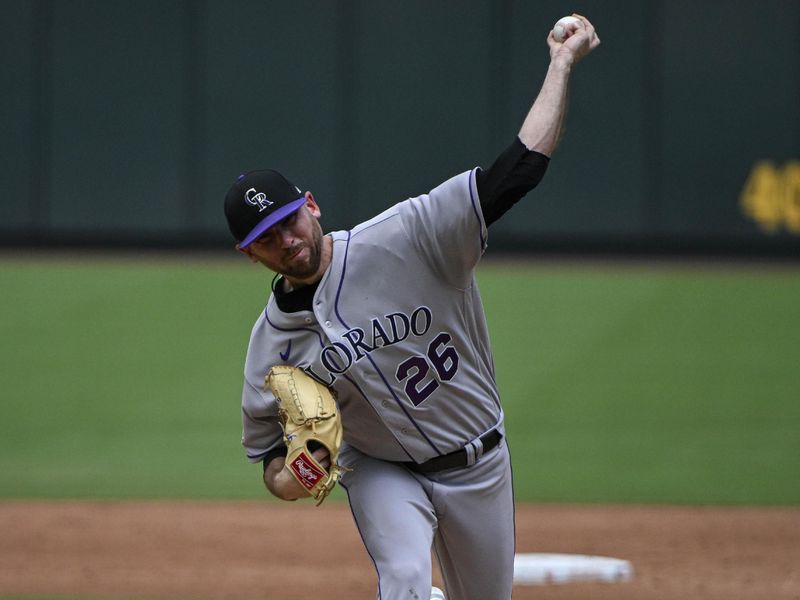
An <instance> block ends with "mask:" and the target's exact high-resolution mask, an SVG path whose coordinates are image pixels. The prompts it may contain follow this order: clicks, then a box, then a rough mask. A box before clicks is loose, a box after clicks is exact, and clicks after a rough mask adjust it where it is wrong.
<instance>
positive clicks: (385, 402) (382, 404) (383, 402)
mask: <svg viewBox="0 0 800 600" xmlns="http://www.w3.org/2000/svg"><path fill="white" fill-rule="evenodd" d="M381 406H382V407H383V408H387V407H388V406H389V401H388V400H383V401H382V402H381Z"/></svg>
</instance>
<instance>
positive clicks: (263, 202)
mask: <svg viewBox="0 0 800 600" xmlns="http://www.w3.org/2000/svg"><path fill="white" fill-rule="evenodd" d="M244 200H245V202H247V203H248V204H250V205H252V206H258V207H259V208H258V212H261V211H262V210H264V209H265V208H267V207H268V206H272V205H273V204H274V202H271V201H270V200H267V195H266V194H265V193H264V192H257V191H256V188H250V189H249V190H247V191H246V192H245V193H244Z"/></svg>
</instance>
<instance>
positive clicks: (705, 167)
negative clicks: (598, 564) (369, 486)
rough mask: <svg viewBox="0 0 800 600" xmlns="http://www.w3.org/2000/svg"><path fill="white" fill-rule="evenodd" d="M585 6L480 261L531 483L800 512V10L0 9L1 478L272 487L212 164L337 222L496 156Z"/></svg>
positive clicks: (249, 284)
mask: <svg viewBox="0 0 800 600" xmlns="http://www.w3.org/2000/svg"><path fill="white" fill-rule="evenodd" d="M573 11H576V12H580V13H582V14H585V15H587V16H588V17H589V18H590V19H591V20H592V21H593V23H594V24H595V26H596V27H597V30H598V32H599V35H600V37H601V39H602V46H601V47H600V48H599V49H598V50H597V51H596V52H595V53H593V54H592V55H591V56H589V57H588V58H587V59H586V61H585V62H584V63H582V64H580V65H578V67H577V69H576V72H575V74H574V77H573V80H572V87H571V98H570V108H569V114H568V118H567V129H566V133H565V135H564V138H563V140H562V144H561V147H560V148H559V149H558V151H557V153H556V155H555V157H554V159H553V161H552V162H551V165H550V168H549V172H548V174H547V176H546V177H545V179H544V181H543V182H542V184H541V185H540V186H539V187H538V188H537V189H536V190H535V191H534V192H532V193H531V194H530V197H529V198H527V199H526V200H525V201H523V202H521V203H520V204H518V205H517V206H516V207H515V208H514V209H513V211H512V212H511V213H509V215H507V216H506V218H504V219H503V220H501V221H500V222H498V223H497V224H495V225H493V227H492V230H491V236H490V247H489V250H488V252H487V257H486V258H487V259H486V261H484V262H483V263H482V264H481V266H480V268H479V271H478V279H479V283H480V286H481V289H482V292H483V296H484V300H485V304H486V310H487V318H488V320H489V325H490V329H491V331H492V339H493V345H494V350H495V357H496V359H497V378H498V384H499V386H500V389H501V393H502V395H503V398H504V406H505V408H506V412H507V416H508V429H509V439H510V443H511V445H512V451H513V453H514V454H515V456H516V457H518V458H517V459H516V462H515V478H516V484H515V486H516V487H515V489H516V492H517V495H518V498H519V499H520V500H521V501H569V502H653V503H659V502H683V503H731V504H800V477H798V476H797V475H798V473H800V363H799V362H798V357H799V356H800V268H799V267H800V262H798V260H797V259H798V258H800V1H798V0H761V1H759V2H752V1H751V0H727V1H723V0H703V1H698V0H692V1H689V0H669V1H667V0H662V1H655V0H602V1H601V0H596V1H589V0H578V1H575V2H569V3H568V2H565V1H561V0H553V1H548V2H535V1H532V0H529V1H526V2H523V1H512V0H481V1H479V0H472V1H469V2H455V1H441V0H440V1H436V2H433V1H422V0H406V1H404V2H388V1H384V0H377V1H376V0H371V1H366V0H362V1H353V0H341V1H336V2H334V1H323V0H314V1H311V0H292V1H291V2H289V1H285V2H284V1H274V2H273V1H263V0H261V1H255V0H236V1H221V0H203V1H201V0H197V1H188V0H125V1H121V0H3V2H0V88H1V89H2V90H3V93H2V94H0V114H2V121H1V123H2V136H0V152H1V153H2V156H3V160H2V161H0V247H2V251H1V252H0V363H1V364H2V368H0V497H181V498H185V497H192V498H196V497H232V498H242V497H248V498H249V497H264V492H263V489H262V487H261V484H260V483H259V469H258V467H252V466H249V465H247V464H246V462H245V459H244V454H243V452H242V450H241V448H240V446H239V434H240V418H239V402H240V393H241V384H242V380H241V372H242V365H243V361H244V354H245V349H246V343H247V339H248V335H249V331H250V327H251V326H252V323H253V321H254V320H255V318H256V317H257V315H258V314H259V312H260V311H261V310H262V309H263V306H264V302H265V300H266V298H267V296H268V293H269V281H270V276H271V274H269V273H267V272H264V271H263V269H260V268H258V267H254V266H252V265H250V264H249V263H247V261H245V260H244V259H243V258H242V257H240V256H238V255H236V253H235V252H234V251H233V248H232V245H233V242H232V240H231V238H230V235H229V233H228V232H227V228H226V225H225V223H224V219H223V214H222V198H223V197H224V194H225V192H226V191H227V189H228V186H229V185H230V184H231V183H232V181H233V180H234V179H235V178H236V177H237V176H238V175H239V174H240V173H241V172H243V171H246V170H250V169H255V168H262V167H271V168H275V169H278V170H280V171H282V172H284V173H285V174H286V175H287V176H288V177H289V178H290V179H291V180H292V181H294V182H296V183H297V184H298V185H299V186H300V187H301V188H303V189H308V190H312V191H313V192H314V193H315V195H316V197H317V199H318V201H319V202H320V203H321V206H322V210H323V226H324V227H325V228H326V229H336V228H345V227H349V226H352V225H354V224H356V223H358V222H359V221H360V220H362V219H365V218H367V217H370V216H372V215H374V214H376V213H377V212H379V211H381V210H383V209H385V208H387V207H388V206H390V205H391V204H393V203H395V202H397V201H400V200H402V199H404V198H406V197H409V196H414V195H418V194H420V193H423V192H426V191H427V190H429V189H431V188H432V187H434V186H435V185H437V184H438V183H440V182H441V181H443V180H445V179H447V178H449V177H450V176H452V175H454V174H456V173H459V172H462V171H465V170H467V169H470V168H472V167H474V166H476V165H483V166H488V165H489V164H490V163H491V162H492V161H493V160H494V158H495V157H496V156H497V155H498V154H499V153H500V152H501V151H502V150H503V149H504V148H505V147H506V146H507V145H508V144H509V143H510V142H511V141H512V140H513V138H514V136H515V135H516V133H517V131H518V128H519V126H520V124H521V122H522V120H523V118H524V116H525V114H526V113H527V111H528V108H529V107H530V104H531V103H532V101H533V99H534V97H535V96H536V93H537V91H538V89H539V86H540V85H541V81H542V79H543V76H544V73H545V69H546V67H547V63H548V50H547V46H546V42H545V38H546V35H547V32H548V31H549V29H550V27H552V25H553V23H555V21H556V20H557V19H558V18H559V17H561V16H563V15H566V14H570V13H572V12H573ZM167 251H168V252H167ZM511 252H513V253H514V255H515V256H514V260H513V261H512V260H510V258H511V257H510V255H509V253H511ZM570 253H571V254H574V257H573V258H574V259H573V260H566V261H565V260H563V258H564V255H565V254H570ZM547 255H553V256H554V257H555V258H556V260H548V259H547ZM597 256H602V257H612V258H614V259H615V260H609V261H602V262H600V261H593V260H590V259H591V258H592V257H597ZM623 257H628V258H631V259H634V260H619V259H620V258H623ZM640 257H646V258H648V260H638V259H639V258H640ZM662 257H669V258H670V260H669V261H665V260H657V259H659V258H662ZM676 257H677V258H678V259H679V260H672V259H674V258H676ZM708 257H715V258H717V259H719V258H724V259H725V260H714V261H709V260H705V259H707V258H708ZM698 259H704V260H698ZM729 259H730V260H729ZM746 259H747V260H746ZM750 259H757V260H750Z"/></svg>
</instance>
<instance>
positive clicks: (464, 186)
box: [242, 171, 503, 462]
mask: <svg viewBox="0 0 800 600" xmlns="http://www.w3.org/2000/svg"><path fill="white" fill-rule="evenodd" d="M330 236H331V238H332V239H333V256H332V260H331V264H330V267H329V268H328V270H327V271H326V272H325V275H324V276H323V278H322V280H321V281H320V284H319V287H318V288H317V291H316V294H315V296H314V301H313V310H312V311H301V312H295V313H284V312H282V311H281V310H280V309H279V308H278V306H277V304H276V302H275V299H274V297H270V300H269V302H268V304H267V307H266V309H265V310H264V312H263V313H262V314H261V316H260V317H259V319H258V320H257V321H256V324H255V326H254V327H253V331H252V334H251V338H250V345H249V348H248V352H247V361H246V364H245V383H244V391H243V398H242V409H243V426H244V427H243V429H244V433H243V441H242V443H243V444H244V446H245V448H246V450H247V454H248V457H249V458H250V460H251V461H253V462H255V461H258V460H260V459H261V458H262V457H263V456H264V455H265V454H266V453H267V452H268V451H269V450H271V449H273V448H274V447H276V446H278V445H280V444H282V432H281V428H280V424H279V421H278V413H277V404H276V401H275V399H274V397H273V396H272V393H271V392H270V391H269V389H266V390H265V389H264V378H265V376H266V374H267V371H268V370H269V368H270V367H271V366H273V365H276V364H291V365H296V366H299V367H302V368H303V369H304V370H305V371H306V372H307V373H308V374H309V375H311V376H312V377H314V378H315V379H317V380H318V381H320V382H321V383H323V384H325V385H327V386H330V387H331V388H333V389H334V390H335V391H336V393H337V398H338V403H339V407H340V410H341V413H342V421H343V424H344V440H345V442H346V443H347V444H350V445H352V446H354V447H356V448H357V449H358V450H360V451H361V452H363V453H365V454H368V455H371V456H374V457H376V458H380V459H384V460H395V461H408V460H413V461H416V462H423V461H425V460H427V459H429V458H432V457H434V456H438V455H440V454H447V453H449V452H452V451H454V450H456V449H458V448H461V447H463V446H464V445H465V444H466V443H468V442H469V441H470V440H472V439H474V438H476V437H478V436H480V435H481V434H483V433H485V432H486V431H488V430H489V429H491V428H492V427H495V426H498V425H499V424H501V423H502V417H503V415H502V409H501V407H500V401H499V398H498V393H497V389H496V385H495V376H494V366H493V362H492V355H491V349H490V344H489V335H488V331H487V327H486V322H485V318H484V316H483V309H482V306H481V299H480V295H479V292H478V288H477V285H476V282H475V278H474V272H473V270H474V267H475V265H476V264H477V262H478V260H479V259H480V257H481V255H482V254H483V251H484V249H485V248H486V237H487V230H486V225H485V223H484V220H483V215H482V213H481V208H480V203H479V199H478V195H477V191H476V188H475V173H474V171H471V172H466V173H462V174H461V175H458V176H456V177H453V178H452V179H450V180H448V181H446V182H444V183H443V184H441V185H440V186H438V187H436V188H435V189H433V190H432V191H431V192H430V194H426V195H422V196H419V197H417V198H411V199H409V200H406V201H404V202H400V203H399V204H397V205H395V206H393V207H392V208H390V209H389V210H387V211H385V212H383V213H381V214H380V215H378V216H376V217H375V218H373V219H371V220H369V221H367V222H365V223H362V224H361V225H358V226H357V227H355V228H354V229H352V230H351V231H336V232H333V233H332V234H330ZM423 297H424V299H425V300H424V302H423V301H422V300H421V298H423Z"/></svg>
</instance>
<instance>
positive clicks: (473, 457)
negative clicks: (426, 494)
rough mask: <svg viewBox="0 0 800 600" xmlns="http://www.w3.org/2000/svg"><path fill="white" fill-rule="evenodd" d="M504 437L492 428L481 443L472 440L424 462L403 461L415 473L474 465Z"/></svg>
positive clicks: (481, 438)
mask: <svg viewBox="0 0 800 600" xmlns="http://www.w3.org/2000/svg"><path fill="white" fill-rule="evenodd" d="M502 439H503V434H502V433H500V432H499V431H497V429H492V430H491V431H489V432H488V433H484V434H483V435H482V436H481V437H480V438H479V440H480V444H478V443H477V440H476V441H475V442H470V443H469V444H467V445H466V446H464V447H463V448H461V450H456V451H455V452H451V453H450V454H444V455H442V456H436V457H434V458H431V459H430V460H426V461H425V462H424V463H414V462H405V463H402V464H404V465H405V466H406V467H408V468H409V469H411V470H412V471H414V472H415V473H435V472H437V471H445V470H447V469H457V468H461V467H468V466H471V465H474V464H475V463H476V462H477V461H478V459H479V458H480V457H481V456H482V455H483V454H484V453H486V452H488V451H489V450H491V449H492V448H494V447H495V446H497V444H499V443H500V440H502Z"/></svg>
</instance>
